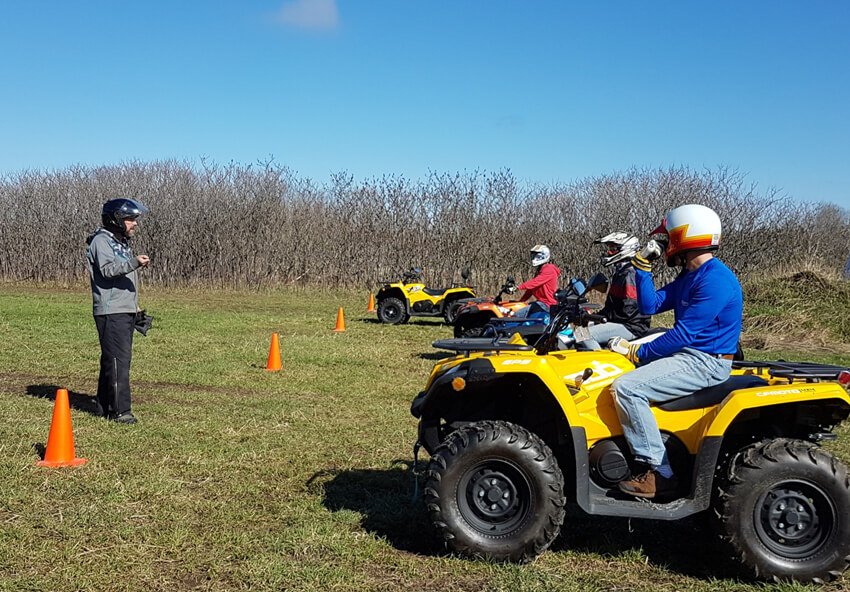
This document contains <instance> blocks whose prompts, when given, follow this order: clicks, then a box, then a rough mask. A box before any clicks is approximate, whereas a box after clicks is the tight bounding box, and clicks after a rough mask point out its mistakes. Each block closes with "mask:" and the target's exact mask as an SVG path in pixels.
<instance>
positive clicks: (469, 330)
mask: <svg viewBox="0 0 850 592" xmlns="http://www.w3.org/2000/svg"><path fill="white" fill-rule="evenodd" d="M516 291H517V284H516V281H515V280H514V278H513V276H510V275H509V276H508V279H507V280H506V281H505V283H504V284H502V287H501V289H500V290H499V293H498V294H496V295H495V296H494V297H492V298H484V297H482V298H470V299H467V300H463V301H462V305H461V307H460V310H459V311H458V313H457V315H456V317H455V321H454V326H455V328H454V335H455V337H478V336H479V335H481V334H482V332H483V331H484V327H485V326H486V325H487V323H489V322H490V321H492V320H493V319H502V318H506V317H512V316H514V315H515V314H516V313H517V312H518V311H520V310H523V309H525V308H528V302H502V296H505V295H506V294H513V293H514V292H516Z"/></svg>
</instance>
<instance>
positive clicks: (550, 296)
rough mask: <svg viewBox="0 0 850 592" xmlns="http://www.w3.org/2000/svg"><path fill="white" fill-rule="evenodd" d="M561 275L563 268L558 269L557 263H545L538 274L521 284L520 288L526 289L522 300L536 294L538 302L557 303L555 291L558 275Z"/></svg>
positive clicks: (550, 304)
mask: <svg viewBox="0 0 850 592" xmlns="http://www.w3.org/2000/svg"><path fill="white" fill-rule="evenodd" d="M560 275H561V270H560V269H558V266H557V265H555V264H554V263H544V264H543V266H542V267H541V268H540V272H539V273H538V274H537V275H536V276H534V277H533V278H531V279H530V280H528V281H527V282H523V283H521V284H520V285H519V289H520V290H526V292H525V294H523V295H522V298H520V300H521V301H523V302H525V301H526V300H528V299H529V298H530V297H532V296H534V298H536V299H537V301H538V302H542V303H543V304H546V305H547V306H552V305H554V304H556V303H557V300H555V291H556V290H557V289H558V276H560Z"/></svg>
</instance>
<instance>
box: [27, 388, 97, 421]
mask: <svg viewBox="0 0 850 592" xmlns="http://www.w3.org/2000/svg"><path fill="white" fill-rule="evenodd" d="M60 388H64V387H61V386H57V385H55V384H31V385H29V386H27V394H28V395H29V396H31V397H37V398H39V399H49V400H51V401H55V400H56V391H57V390H59V389H60ZM68 404H69V405H70V407H71V409H76V410H77V411H82V412H84V413H89V414H91V415H97V416H100V407H99V406H98V404H97V398H96V397H95V396H94V395H89V394H86V393H78V392H75V391H71V390H69V391H68Z"/></svg>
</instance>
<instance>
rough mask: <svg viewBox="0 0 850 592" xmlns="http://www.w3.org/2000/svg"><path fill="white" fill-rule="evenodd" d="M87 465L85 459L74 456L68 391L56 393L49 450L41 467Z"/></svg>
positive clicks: (39, 463)
mask: <svg viewBox="0 0 850 592" xmlns="http://www.w3.org/2000/svg"><path fill="white" fill-rule="evenodd" d="M85 463H86V459H85V458H77V457H76V456H75V454H74V430H73V429H72V428H71V407H70V405H69V403H68V390H67V389H59V390H57V391H56V402H55V403H54V404H53V419H52V420H51V421H50V435H49V436H47V450H46V451H45V453H44V460H40V461H38V466H40V467H78V466H80V465H82V464H85Z"/></svg>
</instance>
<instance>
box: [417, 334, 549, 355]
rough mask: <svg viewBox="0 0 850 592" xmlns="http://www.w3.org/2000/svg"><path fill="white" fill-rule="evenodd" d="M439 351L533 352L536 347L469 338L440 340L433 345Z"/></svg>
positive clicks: (481, 338)
mask: <svg viewBox="0 0 850 592" xmlns="http://www.w3.org/2000/svg"><path fill="white" fill-rule="evenodd" d="M431 345H433V346H434V347H436V348H437V349H445V350H449V351H455V352H459V353H460V352H463V353H466V354H469V352H482V351H487V352H489V351H492V352H496V353H498V352H500V351H523V352H524V351H532V350H534V346H532V345H526V344H522V343H508V341H507V338H506V337H497V338H495V339H493V338H492V337H468V338H466V339H460V338H455V339H438V340H437V341H435V342H434V343H432V344H431Z"/></svg>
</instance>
